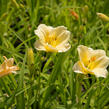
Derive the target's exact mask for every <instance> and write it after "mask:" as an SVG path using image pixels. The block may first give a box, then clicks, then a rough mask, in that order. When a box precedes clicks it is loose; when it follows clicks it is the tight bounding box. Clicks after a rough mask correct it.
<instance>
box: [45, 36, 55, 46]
mask: <svg viewBox="0 0 109 109" xmlns="http://www.w3.org/2000/svg"><path fill="white" fill-rule="evenodd" d="M45 42H46V43H48V44H50V45H51V46H53V47H56V45H57V38H56V36H46V37H45Z"/></svg>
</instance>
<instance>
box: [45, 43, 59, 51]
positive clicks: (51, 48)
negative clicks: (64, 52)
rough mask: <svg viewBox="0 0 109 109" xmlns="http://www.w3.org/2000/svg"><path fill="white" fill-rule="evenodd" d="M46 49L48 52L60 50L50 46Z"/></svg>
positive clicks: (46, 46) (47, 45)
mask: <svg viewBox="0 0 109 109" xmlns="http://www.w3.org/2000/svg"><path fill="white" fill-rule="evenodd" d="M45 49H46V51H47V52H58V50H57V49H56V48H55V47H52V46H51V45H49V44H46V45H45Z"/></svg>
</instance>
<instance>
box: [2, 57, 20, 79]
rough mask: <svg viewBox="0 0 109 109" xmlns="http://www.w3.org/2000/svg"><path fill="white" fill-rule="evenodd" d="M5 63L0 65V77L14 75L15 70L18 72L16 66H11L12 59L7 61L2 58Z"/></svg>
mask: <svg viewBox="0 0 109 109" xmlns="http://www.w3.org/2000/svg"><path fill="white" fill-rule="evenodd" d="M4 59H5V61H4V62H3V63H2V64H1V65H0V77H2V76H5V75H8V74H10V73H16V72H15V71H16V70H19V68H18V66H13V64H14V59H13V58H10V59H7V58H6V57H5V56H4Z"/></svg>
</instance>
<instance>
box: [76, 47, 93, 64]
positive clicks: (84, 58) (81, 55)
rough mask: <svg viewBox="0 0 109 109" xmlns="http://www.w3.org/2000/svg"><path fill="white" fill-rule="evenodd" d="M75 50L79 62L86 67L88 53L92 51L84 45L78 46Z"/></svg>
mask: <svg viewBox="0 0 109 109" xmlns="http://www.w3.org/2000/svg"><path fill="white" fill-rule="evenodd" d="M77 50H78V53H79V58H80V61H82V62H83V63H84V65H87V64H88V61H89V55H90V53H89V51H90V50H92V49H91V48H88V47H86V46H84V45H80V46H78V48H77Z"/></svg>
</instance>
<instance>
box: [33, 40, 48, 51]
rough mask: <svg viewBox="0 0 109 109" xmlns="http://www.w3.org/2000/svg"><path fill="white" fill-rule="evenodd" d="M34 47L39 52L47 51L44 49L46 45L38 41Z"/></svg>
mask: <svg viewBox="0 0 109 109" xmlns="http://www.w3.org/2000/svg"><path fill="white" fill-rule="evenodd" d="M34 47H35V48H36V49H37V50H44V51H46V49H45V47H44V44H43V43H42V42H41V40H36V42H35V44H34Z"/></svg>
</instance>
